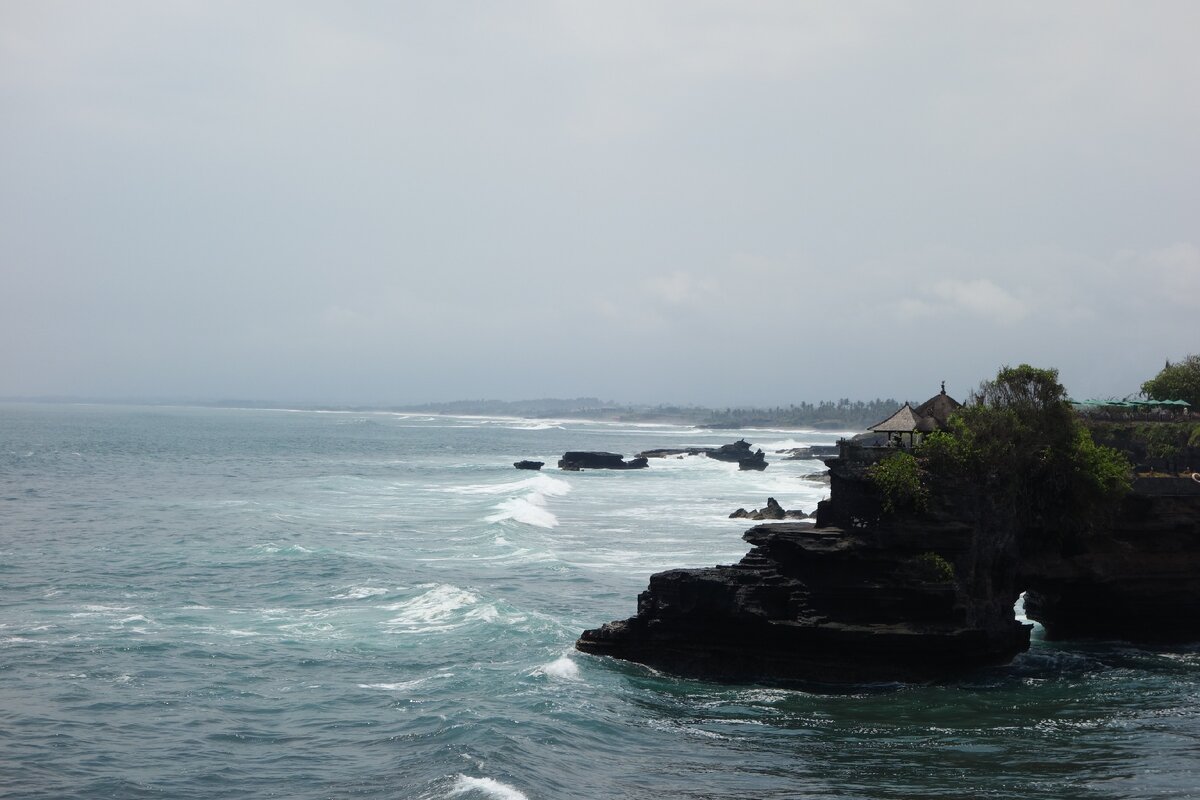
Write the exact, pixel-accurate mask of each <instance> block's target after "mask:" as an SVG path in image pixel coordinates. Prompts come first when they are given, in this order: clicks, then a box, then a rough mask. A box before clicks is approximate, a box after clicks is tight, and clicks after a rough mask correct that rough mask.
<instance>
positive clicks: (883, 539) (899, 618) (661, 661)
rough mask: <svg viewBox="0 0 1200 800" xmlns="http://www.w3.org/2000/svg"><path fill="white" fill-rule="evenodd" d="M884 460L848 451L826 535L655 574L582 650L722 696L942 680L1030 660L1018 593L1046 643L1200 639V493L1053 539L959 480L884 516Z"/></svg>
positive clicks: (1156, 498) (816, 531)
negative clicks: (1024, 655) (698, 682)
mask: <svg viewBox="0 0 1200 800" xmlns="http://www.w3.org/2000/svg"><path fill="white" fill-rule="evenodd" d="M887 455H888V449H887V448H871V447H862V446H860V445H857V444H855V443H851V442H847V443H845V444H844V445H843V447H842V450H841V454H840V455H839V456H838V457H836V458H831V459H828V460H827V461H826V464H827V465H828V466H829V472H830V480H831V497H830V498H829V499H828V500H825V501H823V502H822V503H821V504H820V505H819V507H818V510H817V518H816V521H815V524H814V523H804V522H790V523H781V524H773V525H759V526H756V527H754V528H751V529H750V530H748V531H747V532H746V533H745V534H744V535H743V538H744V539H745V540H746V541H747V542H749V543H750V545H751V549H750V551H749V552H748V553H747V555H746V556H745V557H743V558H742V560H741V561H739V562H738V563H737V564H734V565H729V566H717V567H711V568H705V569H681V570H671V571H668V572H662V573H659V574H656V575H653V576H652V577H651V578H650V585H649V587H648V588H647V590H646V591H644V592H643V593H642V594H641V595H640V596H639V597H638V604H637V614H636V615H635V616H633V617H631V618H629V619H626V620H620V621H615V622H610V623H607V624H605V625H602V626H601V627H599V628H596V629H592V630H588V631H585V632H584V633H583V635H582V636H581V637H580V639H579V641H578V642H577V643H576V646H577V647H578V649H580V650H582V651H584V652H587V653H593V654H598V655H610V656H614V657H617V658H622V659H627V660H630V661H635V662H639V663H643V664H647V665H649V666H652V667H655V668H657V669H662V670H666V671H669V672H673V673H677V674H682V675H691V676H697V677H705V678H714V679H720V680H739V681H741V680H767V681H792V680H798V681H805V682H818V683H860V682H875V681H923V680H932V679H939V678H945V677H949V676H953V675H958V674H961V673H962V672H964V671H965V670H969V669H972V668H975V667H979V666H982V665H987V664H996V663H1004V662H1006V661H1008V660H1010V659H1012V658H1013V657H1014V656H1015V655H1016V654H1018V653H1020V652H1022V651H1024V650H1026V649H1027V648H1028V647H1029V631H1030V626H1029V625H1026V624H1022V623H1020V622H1018V621H1017V620H1016V619H1015V617H1014V612H1013V606H1014V604H1015V602H1016V601H1017V599H1018V597H1019V596H1020V595H1021V593H1022V592H1025V593H1026V600H1025V607H1026V614H1027V615H1028V616H1029V618H1031V619H1035V620H1037V621H1039V622H1041V623H1042V624H1043V625H1045V626H1046V631H1047V635H1048V636H1050V637H1054V638H1074V637H1102V638H1117V639H1126V640H1132V641H1161V640H1169V641H1177V640H1195V639H1200V483H1197V482H1195V481H1192V480H1190V479H1189V478H1186V477H1185V478H1173V477H1168V478H1146V479H1141V480H1138V481H1136V482H1135V484H1134V486H1133V491H1132V492H1130V493H1129V494H1128V495H1127V496H1126V497H1125V498H1124V500H1123V501H1121V503H1120V505H1119V508H1118V510H1117V512H1116V514H1115V515H1114V516H1113V517H1112V518H1111V519H1109V520H1107V521H1106V522H1105V523H1104V524H1103V525H1101V526H1099V527H1098V528H1097V529H1096V530H1094V531H1092V532H1091V533H1090V534H1089V535H1087V536H1075V535H1071V536H1053V535H1047V533H1046V531H1044V530H1033V529H1029V528H1027V527H1025V526H1024V523H1020V522H1018V519H1017V518H1016V517H1014V515H1013V514H1012V513H1011V511H1010V507H1009V506H1008V505H1006V498H1003V497H998V496H996V495H995V494H993V493H991V492H989V491H988V490H987V489H986V487H981V485H980V484H978V483H972V482H969V481H965V480H964V481H954V480H948V481H943V482H942V483H941V485H940V486H939V490H938V491H937V492H936V494H935V496H933V497H932V498H931V500H930V502H929V503H928V505H927V506H926V507H925V508H922V509H920V510H916V509H911V510H907V511H903V512H899V513H889V511H888V509H887V508H886V507H885V506H886V498H885V497H884V495H883V494H882V493H881V492H880V489H879V487H878V485H877V484H876V482H874V481H872V480H871V478H870V468H871V466H872V464H873V463H875V462H877V461H879V460H880V459H882V458H885V457H886V456H887Z"/></svg>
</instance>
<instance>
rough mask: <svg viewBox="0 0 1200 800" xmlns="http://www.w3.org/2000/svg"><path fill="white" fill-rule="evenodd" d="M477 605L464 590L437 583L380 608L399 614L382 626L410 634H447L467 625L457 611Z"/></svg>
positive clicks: (475, 597)
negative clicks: (416, 593) (445, 632)
mask: <svg viewBox="0 0 1200 800" xmlns="http://www.w3.org/2000/svg"><path fill="white" fill-rule="evenodd" d="M478 602H479V597H478V596H477V595H475V594H474V593H472V592H468V591H466V590H465V589H460V588H458V587H457V586H449V585H447V584H437V585H435V586H433V587H431V588H430V589H429V590H428V591H426V592H424V593H423V594H420V595H418V596H417V597H414V598H412V599H411V600H405V601H404V602H402V603H392V604H390V605H386V606H381V608H382V609H383V610H385V611H398V612H400V613H399V614H397V615H396V616H395V617H393V618H392V619H389V620H388V621H387V622H386V623H384V624H385V625H388V626H389V627H392V628H399V629H403V630H406V631H410V632H413V633H430V632H435V631H446V630H452V629H454V628H457V627H460V626H461V625H463V624H465V623H466V621H467V620H466V618H465V616H464V615H460V614H459V613H458V612H460V611H462V610H463V609H466V608H470V607H471V606H473V605H475V604H477V603H478Z"/></svg>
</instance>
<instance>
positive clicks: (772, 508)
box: [729, 497, 809, 521]
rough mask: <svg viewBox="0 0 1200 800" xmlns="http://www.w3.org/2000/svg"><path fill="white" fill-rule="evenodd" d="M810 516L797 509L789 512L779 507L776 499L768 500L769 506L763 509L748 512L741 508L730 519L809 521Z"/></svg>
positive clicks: (770, 498)
mask: <svg viewBox="0 0 1200 800" xmlns="http://www.w3.org/2000/svg"><path fill="white" fill-rule="evenodd" d="M808 517H809V515H808V514H805V513H804V512H803V511H801V510H799V509H796V510H792V511H787V510H785V509H784V508H783V506H781V505H779V501H778V500H776V499H775V498H774V497H768V498H767V504H766V505H765V506H763V507H762V508H756V509H754V510H753V511H747V510H746V509H744V508H739V509H738V510H737V511H734V512H733V513H732V514H730V515H729V518H730V519H752V520H756V521H761V520H768V519H771V520H780V519H808Z"/></svg>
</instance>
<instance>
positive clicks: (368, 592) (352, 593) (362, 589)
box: [329, 586, 388, 600]
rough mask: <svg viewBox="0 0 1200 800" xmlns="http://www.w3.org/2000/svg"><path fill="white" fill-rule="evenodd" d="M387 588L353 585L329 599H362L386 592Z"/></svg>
mask: <svg viewBox="0 0 1200 800" xmlns="http://www.w3.org/2000/svg"><path fill="white" fill-rule="evenodd" d="M387 593H388V590H387V589H383V588H380V587H378V586H354V587H351V588H350V589H347V590H346V591H344V592H342V593H341V594H335V595H333V596H332V597H331V598H329V599H330V600H362V599H364V598H367V597H379V596H380V595H384V594H387Z"/></svg>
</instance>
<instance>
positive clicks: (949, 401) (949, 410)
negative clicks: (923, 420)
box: [916, 383, 962, 428]
mask: <svg viewBox="0 0 1200 800" xmlns="http://www.w3.org/2000/svg"><path fill="white" fill-rule="evenodd" d="M960 408H962V403H960V402H958V401H957V400H955V399H954V398H953V397H951V396H950V395H948V394H946V384H944V383H943V384H942V391H941V393H940V394H935V395H934V396H933V397H931V398H929V399H928V400H926V401H925V402H924V403H921V405H919V406H917V408H916V412H917V414H918V415H920V416H922V417H932V418H933V420H934V421H935V422H936V423H937V427H939V428H944V427H946V422H947V421H948V420H949V419H950V415H951V414H953V413H954V412H955V411H957V410H958V409H960Z"/></svg>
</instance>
